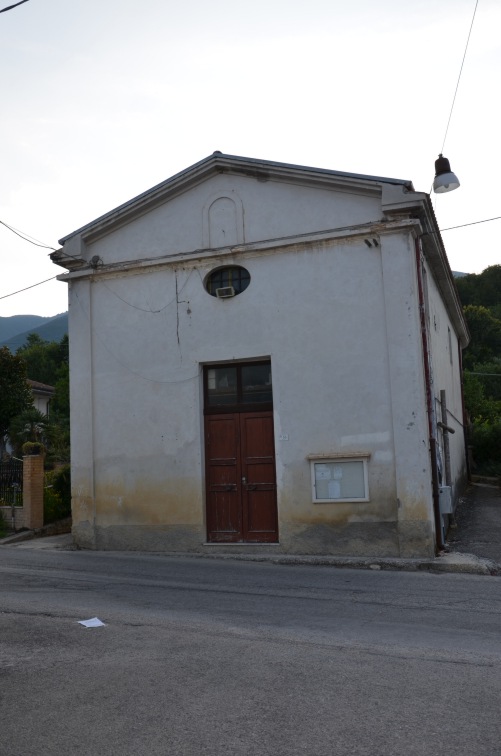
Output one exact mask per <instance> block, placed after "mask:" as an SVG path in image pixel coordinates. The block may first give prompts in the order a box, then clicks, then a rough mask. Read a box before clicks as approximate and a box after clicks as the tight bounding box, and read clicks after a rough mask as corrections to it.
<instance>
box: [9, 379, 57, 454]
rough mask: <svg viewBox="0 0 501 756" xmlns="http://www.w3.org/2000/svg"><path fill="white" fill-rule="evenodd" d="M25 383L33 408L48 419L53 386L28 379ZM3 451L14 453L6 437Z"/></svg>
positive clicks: (53, 392) (54, 390)
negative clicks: (29, 392)
mask: <svg viewBox="0 0 501 756" xmlns="http://www.w3.org/2000/svg"><path fill="white" fill-rule="evenodd" d="M27 383H28V385H29V387H30V388H31V393H32V394H33V407H35V409H37V410H38V411H39V412H41V413H42V414H43V415H47V417H48V416H49V414H50V401H51V399H52V398H53V396H54V395H55V393H56V389H55V388H54V386H49V385H47V384H46V383H40V381H32V380H30V379H29V378H28V379H27ZM5 451H6V452H7V454H12V453H13V451H14V449H13V446H12V444H11V442H10V439H9V437H8V436H7V437H6V438H5Z"/></svg>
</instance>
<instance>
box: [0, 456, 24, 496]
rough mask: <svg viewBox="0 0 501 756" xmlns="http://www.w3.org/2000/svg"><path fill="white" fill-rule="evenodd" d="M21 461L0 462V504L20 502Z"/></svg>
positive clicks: (21, 491)
mask: <svg viewBox="0 0 501 756" xmlns="http://www.w3.org/2000/svg"><path fill="white" fill-rule="evenodd" d="M22 493H23V461H22V459H12V458H11V459H9V460H7V461H5V462H0V506H6V505H12V504H14V505H15V504H22Z"/></svg>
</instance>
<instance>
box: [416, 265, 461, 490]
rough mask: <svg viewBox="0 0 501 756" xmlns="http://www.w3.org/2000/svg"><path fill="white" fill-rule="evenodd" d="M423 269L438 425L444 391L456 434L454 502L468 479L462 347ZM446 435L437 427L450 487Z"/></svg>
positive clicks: (452, 444)
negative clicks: (461, 364)
mask: <svg viewBox="0 0 501 756" xmlns="http://www.w3.org/2000/svg"><path fill="white" fill-rule="evenodd" d="M424 268H425V271H426V274H425V275H426V282H427V300H428V301H427V322H428V331H429V338H430V351H431V362H432V378H433V385H432V389H433V397H434V402H435V405H434V409H435V425H436V424H437V423H439V422H441V421H442V411H441V410H442V407H441V391H445V401H446V408H447V420H446V424H447V426H448V427H450V428H452V430H453V431H454V433H448V440H449V456H450V474H451V480H450V484H451V487H452V495H453V500H454V501H457V498H458V497H459V495H460V494H461V491H462V490H463V489H464V485H465V482H466V477H467V469H466V451H465V435H464V420H463V400H462V387H461V367H460V359H461V358H460V343H459V338H458V334H457V333H456V330H455V328H454V325H453V323H452V320H451V318H450V316H449V314H448V312H447V310H446V308H445V305H444V301H443V298H442V295H441V293H440V290H439V287H438V284H437V282H436V281H435V279H434V277H433V274H432V272H431V270H430V267H429V265H428V264H427V263H426V262H425V263H424ZM445 433H447V431H445ZM445 433H444V429H443V428H441V427H440V426H437V425H436V437H437V441H438V447H439V453H440V459H439V475H440V476H441V483H442V485H446V484H447V483H448V481H446V459H445V457H446V452H445V443H444V441H445V438H444V436H445Z"/></svg>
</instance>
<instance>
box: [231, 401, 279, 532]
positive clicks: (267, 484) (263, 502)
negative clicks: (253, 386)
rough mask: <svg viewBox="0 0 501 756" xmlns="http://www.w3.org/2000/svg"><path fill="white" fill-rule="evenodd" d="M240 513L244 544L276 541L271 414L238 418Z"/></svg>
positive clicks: (273, 447) (273, 446) (257, 414)
mask: <svg viewBox="0 0 501 756" xmlns="http://www.w3.org/2000/svg"><path fill="white" fill-rule="evenodd" d="M240 437H241V457H242V476H243V477H242V484H243V485H242V510H243V523H244V529H245V531H246V533H245V535H246V540H247V541H257V542H265V543H266V542H272V541H276V540H278V524H277V505H276V481H275V445H274V434H273V413H272V412H248V413H247V412H246V413H242V414H241V415H240Z"/></svg>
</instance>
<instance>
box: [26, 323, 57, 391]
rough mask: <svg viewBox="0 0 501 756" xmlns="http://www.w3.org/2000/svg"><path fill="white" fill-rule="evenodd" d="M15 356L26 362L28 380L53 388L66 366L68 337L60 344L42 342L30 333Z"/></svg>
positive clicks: (38, 337) (34, 334)
mask: <svg viewBox="0 0 501 756" xmlns="http://www.w3.org/2000/svg"><path fill="white" fill-rule="evenodd" d="M16 354H18V355H19V357H22V358H23V360H24V361H25V362H26V365H27V369H28V378H31V379H32V380H34V381H40V382H41V383H47V384H49V385H50V386H55V385H56V383H57V381H58V380H59V378H60V377H61V376H62V373H63V372H64V368H65V366H67V365H68V336H63V338H62V339H61V341H60V342H57V341H44V340H43V339H42V338H40V336H39V335H38V334H37V333H30V335H29V336H28V338H27V340H26V344H25V345H24V346H22V347H19V349H18V350H17V353H16Z"/></svg>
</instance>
